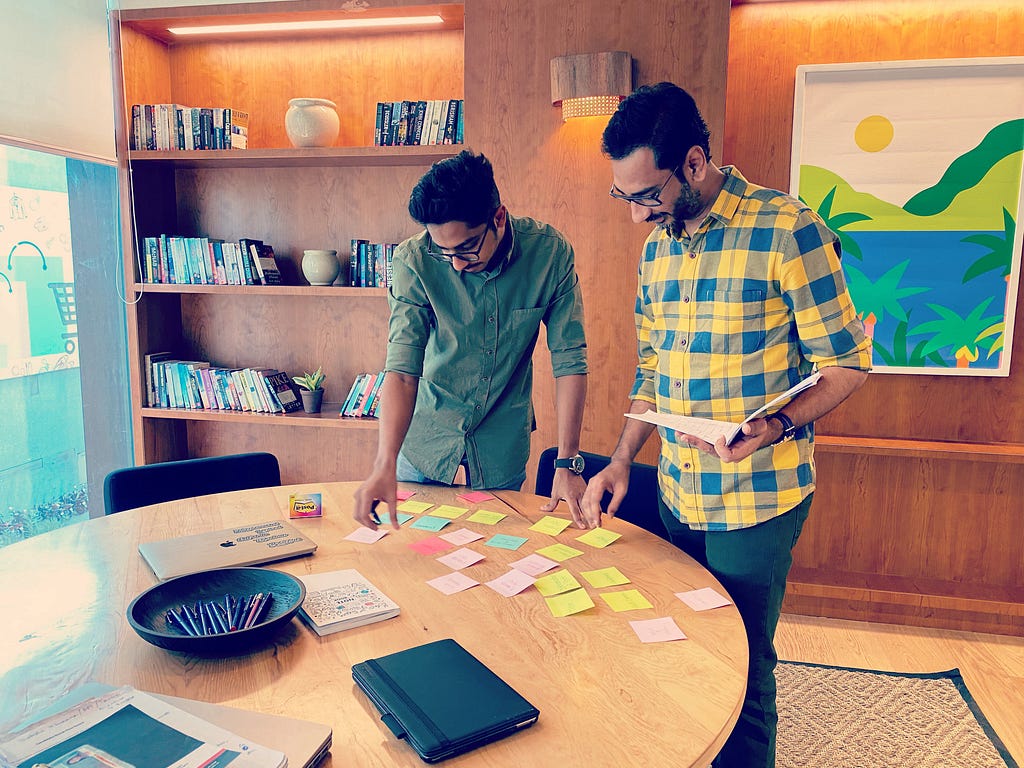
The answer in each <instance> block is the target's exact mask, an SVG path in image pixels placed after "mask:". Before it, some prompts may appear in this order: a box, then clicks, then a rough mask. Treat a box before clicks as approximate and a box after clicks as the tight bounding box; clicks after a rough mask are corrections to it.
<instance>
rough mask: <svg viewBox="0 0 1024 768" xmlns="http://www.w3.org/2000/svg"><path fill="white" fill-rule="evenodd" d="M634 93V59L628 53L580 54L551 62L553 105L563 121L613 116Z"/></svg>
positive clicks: (559, 57)
mask: <svg viewBox="0 0 1024 768" xmlns="http://www.w3.org/2000/svg"><path fill="white" fill-rule="evenodd" d="M632 92H633V57H632V56H630V55H629V54H628V53H627V52H626V51H605V52H603V53H580V54H573V55H569V56H558V57H557V58H554V59H552V60H551V103H552V104H554V105H555V106H557V105H559V104H560V105H561V106H562V119H563V120H568V119H569V118H570V117H583V116H587V115H610V114H612V113H613V112H614V111H615V109H616V107H618V106H619V102H620V101H622V99H624V98H625V97H626V96H628V95H629V94H630V93H632Z"/></svg>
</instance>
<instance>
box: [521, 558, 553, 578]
mask: <svg viewBox="0 0 1024 768" xmlns="http://www.w3.org/2000/svg"><path fill="white" fill-rule="evenodd" d="M509 565H511V566H512V567H513V568H515V569H516V570H517V571H522V572H523V573H525V574H528V575H530V576H540V575H541V574H542V573H544V571H550V570H551V569H552V568H554V567H555V566H557V565H558V563H557V562H555V561H554V560H549V559H548V558H546V557H544V555H537V554H533V555H527V556H526V557H524V558H523V559H522V560H516V561H515V562H514V563H509Z"/></svg>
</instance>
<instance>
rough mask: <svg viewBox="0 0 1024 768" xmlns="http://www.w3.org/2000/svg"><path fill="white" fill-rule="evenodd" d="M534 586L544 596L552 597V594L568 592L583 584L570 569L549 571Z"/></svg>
mask: <svg viewBox="0 0 1024 768" xmlns="http://www.w3.org/2000/svg"><path fill="white" fill-rule="evenodd" d="M533 586H535V587H536V588H537V590H538V591H539V592H540V593H541V594H542V595H544V597H551V596H552V595H560V594H562V593H563V592H568V591H569V590H570V589H579V588H580V586H582V585H581V584H580V583H579V582H578V581H576V577H575V576H573V575H572V574H571V573H569V572H568V571H555V572H554V573H549V574H548V575H547V576H541V577H540V578H539V579H537V580H536V581H535V582H533Z"/></svg>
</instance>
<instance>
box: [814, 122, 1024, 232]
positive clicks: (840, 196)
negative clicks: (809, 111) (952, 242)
mask: <svg viewBox="0 0 1024 768" xmlns="http://www.w3.org/2000/svg"><path fill="white" fill-rule="evenodd" d="M1022 142H1024V120H1012V121H1009V122H1007V123H1003V124H1002V125H1000V126H997V127H996V128H995V129H993V130H992V131H990V132H989V134H988V135H987V136H986V137H985V139H984V140H983V141H982V143H981V144H979V145H978V146H977V147H975V148H974V149H971V150H969V151H968V152H965V153H964V154H963V155H961V156H960V157H958V158H957V159H956V160H954V161H953V162H952V163H950V166H949V168H948V169H947V170H946V172H945V173H944V174H943V175H942V178H941V179H940V180H939V182H938V183H937V184H935V185H933V186H931V187H928V188H927V189H924V190H922V191H921V192H919V193H918V194H916V195H914V196H913V197H912V198H911V199H910V200H908V201H907V203H906V205H905V206H904V207H902V208H901V207H900V206H898V205H894V204H892V203H888V202H886V201H884V200H880V199H879V198H877V197H875V196H874V195H872V194H870V193H867V192H858V191H857V190H856V189H854V188H853V187H852V186H851V185H850V184H849V183H847V182H846V181H845V180H844V179H843V178H842V177H841V176H839V175H838V174H835V173H833V172H832V171H829V170H828V169H826V168H821V167H818V166H813V165H803V166H801V167H800V197H801V198H803V200H804V201H805V202H807V204H808V205H810V206H811V207H812V208H814V209H816V210H817V209H818V207H819V206H820V205H821V202H822V200H823V199H824V198H825V197H826V195H828V193H829V192H830V191H831V190H832V189H833V188H835V190H836V192H835V196H834V199H833V201H832V208H831V212H832V214H833V215H835V214H838V213H846V212H855V213H861V214H865V215H867V216H870V217H871V218H870V219H869V220H865V221H857V222H853V223H851V224H849V225H848V226H847V227H846V230H847V231H848V232H855V231H858V230H870V231H893V230H895V231H902V232H911V231H956V232H960V231H1002V229H1003V225H1004V221H1003V209H1004V208H1005V209H1007V210H1008V211H1010V213H1011V214H1012V215H1014V216H1016V213H1017V205H1018V198H1019V195H1020V185H1021V162H1022V158H1024V151H1022V148H1021V144H1022Z"/></svg>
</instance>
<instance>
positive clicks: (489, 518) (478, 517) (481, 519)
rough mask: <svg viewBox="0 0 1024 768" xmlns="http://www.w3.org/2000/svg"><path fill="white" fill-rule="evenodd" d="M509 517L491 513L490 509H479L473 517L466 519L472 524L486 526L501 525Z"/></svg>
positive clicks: (499, 513)
mask: <svg viewBox="0 0 1024 768" xmlns="http://www.w3.org/2000/svg"><path fill="white" fill-rule="evenodd" d="M506 517H508V515H503V514H501V512H491V511H490V510H488V509H478V510H477V511H476V512H474V513H473V514H472V515H470V516H469V517H467V518H466V520H468V521H469V522H471V523H483V524H484V525H494V524H496V523H500V522H501V521H502V520H504V519H505V518H506Z"/></svg>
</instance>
